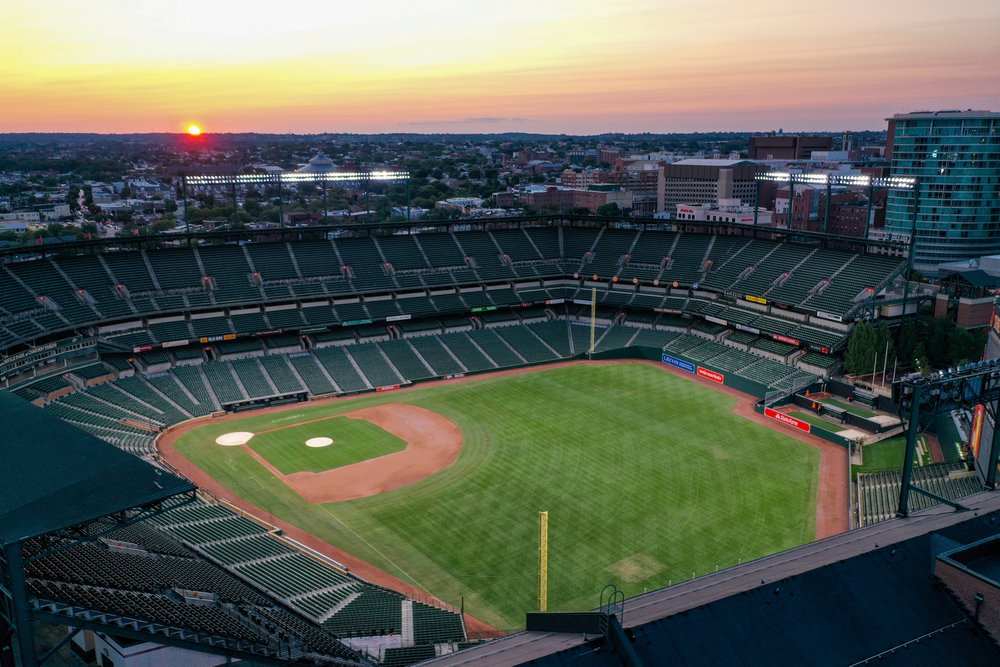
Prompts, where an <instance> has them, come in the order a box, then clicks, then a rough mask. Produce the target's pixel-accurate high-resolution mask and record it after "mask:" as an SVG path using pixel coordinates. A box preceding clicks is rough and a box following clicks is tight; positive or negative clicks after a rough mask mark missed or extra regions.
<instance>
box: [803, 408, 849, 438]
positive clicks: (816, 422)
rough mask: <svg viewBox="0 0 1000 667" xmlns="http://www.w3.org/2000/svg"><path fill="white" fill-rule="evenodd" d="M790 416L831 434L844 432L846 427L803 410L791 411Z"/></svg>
mask: <svg viewBox="0 0 1000 667" xmlns="http://www.w3.org/2000/svg"><path fill="white" fill-rule="evenodd" d="M788 414H789V415H790V416H792V417H795V418H796V419H801V420H802V421H804V422H808V423H810V424H812V425H813V426H819V427H820V428H823V429H826V430H827V431H830V432H831V433H840V432H841V431H846V430H847V429H848V427H847V426H844V425H843V424H838V423H837V422H835V421H830V420H829V419H823V418H822V417H820V416H819V415H818V414H816V413H815V412H806V411H805V410H793V411H792V412H789V413H788Z"/></svg>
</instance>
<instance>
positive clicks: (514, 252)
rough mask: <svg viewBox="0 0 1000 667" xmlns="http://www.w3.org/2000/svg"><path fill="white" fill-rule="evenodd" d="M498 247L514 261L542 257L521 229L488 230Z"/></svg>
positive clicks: (526, 260) (535, 259) (532, 259)
mask: <svg viewBox="0 0 1000 667" xmlns="http://www.w3.org/2000/svg"><path fill="white" fill-rule="evenodd" d="M490 234H491V235H492V236H493V239H494V241H496V243H497V244H498V245H499V246H500V249H501V250H502V251H503V252H504V253H506V254H507V256H509V257H510V258H511V260H512V261H515V262H528V261H537V260H540V259H543V258H542V256H541V255H539V254H538V251H536V250H535V247H534V246H533V245H532V244H531V240H530V239H529V238H528V237H527V236H526V235H525V233H524V231H523V230H521V229H498V230H494V231H492V232H490Z"/></svg>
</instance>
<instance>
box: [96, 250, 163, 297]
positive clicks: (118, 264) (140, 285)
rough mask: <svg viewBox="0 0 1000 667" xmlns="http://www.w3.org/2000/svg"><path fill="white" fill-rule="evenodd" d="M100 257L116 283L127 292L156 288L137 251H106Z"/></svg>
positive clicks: (147, 290)
mask: <svg viewBox="0 0 1000 667" xmlns="http://www.w3.org/2000/svg"><path fill="white" fill-rule="evenodd" d="M101 259H102V260H104V263H105V264H107V266H108V268H109V269H110V270H111V274H112V275H113V276H114V279H115V280H116V281H117V284H119V285H124V286H125V287H126V288H127V289H128V291H129V292H149V291H152V290H155V289H156V285H154V284H153V279H152V278H150V275H149V269H147V268H146V262H145V261H143V258H142V255H141V254H140V253H137V252H106V253H104V254H102V255H101Z"/></svg>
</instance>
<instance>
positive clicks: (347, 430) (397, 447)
mask: <svg viewBox="0 0 1000 667" xmlns="http://www.w3.org/2000/svg"><path fill="white" fill-rule="evenodd" d="M322 437H327V438H331V439H332V440H333V444H332V445H329V446H327V447H307V446H306V444H305V443H306V440H310V439H312V438H322ZM250 446H251V447H253V449H254V451H255V452H257V453H258V454H260V455H261V456H263V457H264V458H265V459H267V460H268V461H269V462H270V463H271V465H273V466H274V467H275V468H277V469H278V470H280V471H281V472H283V473H285V474H286V475H289V474H291V473H293V472H302V471H310V472H323V471H324V470H330V469H332V468H339V467H341V466H346V465H350V464H352V463H357V462H359V461H365V460H367V459H373V458H376V457H378V456H384V455H386V454H392V453H393V452H398V451H401V450H403V449H405V448H406V443H405V442H404V441H402V440H400V439H399V438H397V437H396V436H394V435H393V434H391V433H388V432H387V431H384V430H382V429H381V428H379V427H378V426H376V425H375V424H373V423H371V422H370V421H365V420H363V419H351V418H349V417H332V418H330V419H322V420H320V421H314V422H309V423H307V424H298V425H289V426H286V427H284V428H279V429H278V430H275V431H269V432H267V433H261V434H259V435H255V436H254V437H253V438H252V439H251V440H250Z"/></svg>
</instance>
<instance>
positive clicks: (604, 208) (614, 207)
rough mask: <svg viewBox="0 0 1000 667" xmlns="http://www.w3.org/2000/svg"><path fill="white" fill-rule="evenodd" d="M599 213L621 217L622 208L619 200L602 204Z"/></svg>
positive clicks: (598, 208) (598, 209) (610, 216)
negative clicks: (618, 202) (619, 205)
mask: <svg viewBox="0 0 1000 667" xmlns="http://www.w3.org/2000/svg"><path fill="white" fill-rule="evenodd" d="M597 215H603V216H607V217H609V218H620V217H621V215H622V210H621V209H620V208H619V207H618V204H617V202H611V203H608V204H601V205H600V206H598V207H597Z"/></svg>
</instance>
